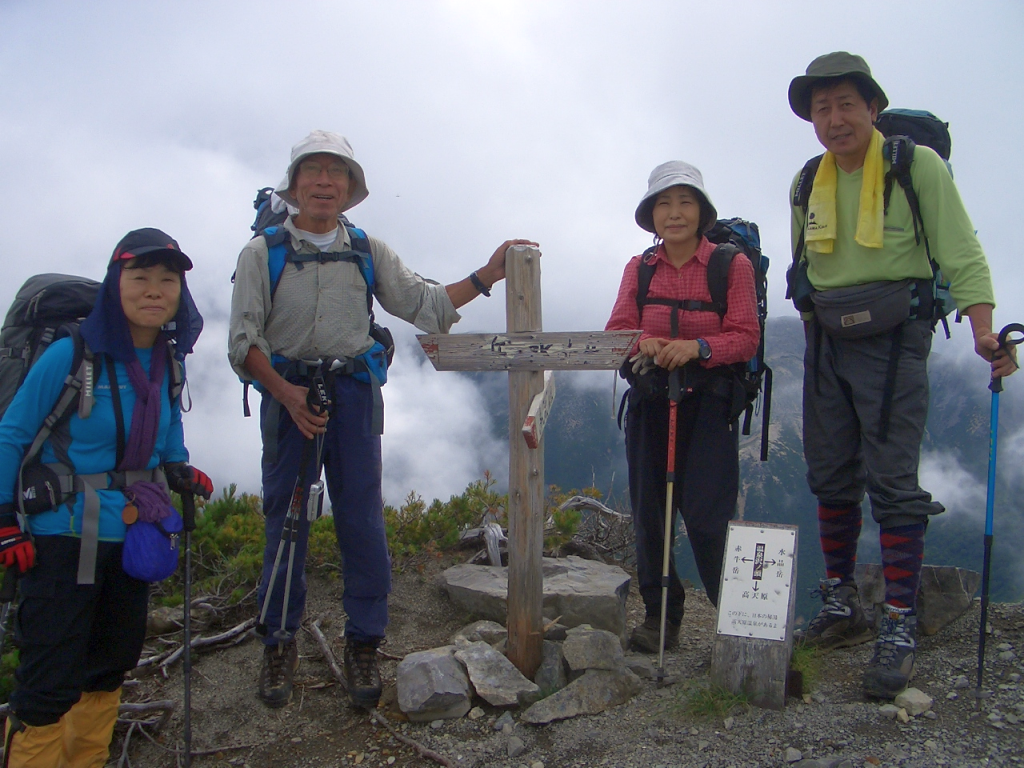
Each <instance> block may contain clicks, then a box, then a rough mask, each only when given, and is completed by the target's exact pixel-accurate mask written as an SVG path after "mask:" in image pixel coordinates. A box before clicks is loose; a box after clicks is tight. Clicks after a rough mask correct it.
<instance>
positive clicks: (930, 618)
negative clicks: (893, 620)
mask: <svg viewBox="0 0 1024 768" xmlns="http://www.w3.org/2000/svg"><path fill="white" fill-rule="evenodd" d="M855 578H856V580H857V587H858V589H859V591H860V601H861V605H863V607H864V611H865V612H866V613H867V614H868V616H869V618H873V619H874V622H875V626H876V627H877V626H878V625H879V623H880V622H881V610H880V609H881V607H882V603H883V602H885V579H884V577H883V576H882V566H881V565H879V564H878V563H858V564H857V571H856V575H855ZM980 584H981V574H980V573H978V572H977V571H970V570H967V569H966V568H956V567H954V566H951V565H941V566H940V565H925V566H923V567H922V568H921V586H920V587H919V588H918V592H917V628H918V630H919V631H920V632H922V633H923V634H925V635H934V634H935V633H936V632H938V631H939V630H940V629H942V628H943V627H945V626H946V625H947V624H949V623H950V622H952V621H954V620H956V619H957V618H959V617H960V616H961V615H962V614H963V613H964V611H966V610H967V609H968V608H969V607H970V606H971V601H972V600H973V599H974V593H975V592H977V591H978V586H979V585H980Z"/></svg>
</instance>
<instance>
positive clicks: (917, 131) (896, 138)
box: [786, 109, 961, 339]
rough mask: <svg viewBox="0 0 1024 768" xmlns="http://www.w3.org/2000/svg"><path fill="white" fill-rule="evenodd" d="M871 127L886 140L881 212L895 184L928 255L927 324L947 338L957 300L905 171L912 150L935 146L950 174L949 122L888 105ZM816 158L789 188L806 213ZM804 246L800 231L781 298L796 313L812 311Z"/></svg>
mask: <svg viewBox="0 0 1024 768" xmlns="http://www.w3.org/2000/svg"><path fill="white" fill-rule="evenodd" d="M875 127H876V128H878V130H879V132H880V133H881V134H882V135H883V136H885V137H886V140H885V143H884V144H883V145H882V154H883V156H885V157H886V158H887V159H888V160H889V163H890V166H889V170H888V171H887V172H886V174H885V190H884V197H883V206H884V210H885V212H888V211H889V200H890V197H891V196H892V188H893V183H894V182H895V183H898V184H899V185H900V187H901V188H902V189H903V193H904V195H905V196H906V198H907V204H908V205H909V206H910V214H911V219H912V221H913V222H914V239H915V240H916V241H917V243H918V244H920V243H921V242H922V241H923V242H924V248H925V253H927V254H928V262H929V264H931V268H932V286H931V291H932V297H931V299H932V300H931V305H932V311H931V322H932V327H933V329H934V327H935V325H936V324H938V323H939V322H941V323H942V327H943V330H944V331H945V333H946V338H947V339H948V338H950V333H949V323H948V321H947V320H946V316H947V315H948V314H949V313H950V312H952V311H953V310H954V309H956V302H954V301H953V297H952V296H951V295H950V292H949V280H948V279H947V278H946V277H945V276H944V275H943V274H942V269H941V268H940V267H939V265H938V263H937V262H936V261H935V260H934V259H933V258H932V252H931V247H930V245H929V244H928V237H927V236H926V235H925V233H924V220H923V219H922V218H921V206H920V203H919V201H918V198H917V193H916V192H915V191H914V186H913V179H912V178H911V175H910V166H911V163H913V161H914V148H915V147H916V146H918V145H923V146H926V147H929V148H930V149H933V150H935V152H937V153H938V155H939V157H941V158H942V159H943V160H945V161H946V167H947V168H949V172H950V175H952V173H953V169H952V167H951V166H950V164H949V155H950V152H951V150H952V146H953V141H952V138H951V137H950V135H949V123H944V122H942V121H941V120H939V118H937V117H936V116H935V115H933V114H932V113H931V112H926V111H924V110H917V109H887V110H886V111H884V112H882V113H881V114H880V115H879V116H878V120H877V122H876V123H875ZM821 158H822V155H818V156H816V157H812V158H811V159H810V160H808V161H807V163H806V164H805V165H804V167H803V169H802V170H801V171H800V176H799V178H798V179H797V183H796V187H795V188H794V190H793V205H794V206H795V207H799V208H801V209H802V210H803V211H804V214H805V215H806V213H807V205H808V202H809V201H810V197H811V189H812V187H813V186H814V175H815V174H816V173H817V172H818V165H819V164H820V163H821ZM803 250H804V233H803V232H801V233H800V238H799V240H798V241H797V247H796V248H795V250H794V252H793V264H792V265H791V266H790V268H789V270H788V271H787V273H786V282H787V289H786V298H787V299H792V300H793V303H794V305H795V306H796V308H797V310H798V311H801V312H807V311H810V310H811V309H813V306H810V305H809V304H808V303H806V302H805V301H804V298H805V296H806V294H807V292H808V291H809V290H812V289H811V287H810V283H809V281H808V280H807V279H806V262H803V261H802V260H801V258H800V257H801V256H802V255H803ZM807 301H809V298H808V299H807ZM914 301H915V302H917V304H915V306H917V305H919V304H920V303H921V297H920V296H918V297H916V298H915V299H914ZM925 303H927V302H925ZM960 320H961V317H960V313H959V312H957V315H956V322H960Z"/></svg>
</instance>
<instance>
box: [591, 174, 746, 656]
mask: <svg viewBox="0 0 1024 768" xmlns="http://www.w3.org/2000/svg"><path fill="white" fill-rule="evenodd" d="M635 218H636V223H637V224H638V225H640V227H641V228H643V229H645V230H647V231H648V232H653V233H654V234H655V235H656V239H655V242H656V245H655V247H653V248H650V249H648V250H647V251H646V252H645V253H644V254H643V255H641V256H634V257H633V258H632V259H630V261H629V263H628V264H627V265H626V269H625V272H624V273H623V275H622V283H621V284H620V285H619V295H618V298H617V299H616V301H615V307H614V309H612V314H611V317H610V318H609V320H608V324H607V326H606V327H605V330H609V331H613V330H626V329H634V328H639V329H641V330H642V331H643V333H642V335H641V336H640V341H639V343H638V345H637V349H634V350H633V351H634V355H633V357H631V358H630V361H629V362H627V363H626V365H625V366H623V371H622V375H623V376H624V378H626V379H627V380H628V381H629V383H630V389H629V392H628V393H627V398H628V409H627V411H626V459H627V461H628V463H629V494H630V502H631V505H632V508H633V527H634V529H635V532H636V559H637V578H638V581H639V584H640V595H641V597H642V598H643V600H644V605H645V607H646V610H647V617H646V620H645V621H644V623H643V624H641V625H640V626H638V627H636V628H635V629H634V630H633V633H632V636H631V638H630V643H631V645H632V646H633V648H635V649H637V650H641V651H646V652H648V653H657V652H658V650H659V648H658V645H659V635H660V622H661V572H662V549H663V546H664V536H665V506H666V493H667V480H666V471H665V470H666V461H667V456H668V431H669V430H668V425H669V400H668V378H669V372H670V371H674V370H676V369H680V370H679V373H678V375H679V376H680V381H681V384H682V390H683V397H682V400H681V401H680V403H679V405H678V413H677V419H678V425H677V435H676V458H675V468H674V469H675V486H674V493H673V506H674V508H675V509H678V510H679V511H680V513H681V514H682V516H683V522H684V523H685V524H686V530H687V532H688V535H689V539H690V546H691V547H692V549H693V556H694V560H695V561H696V564H697V570H698V572H699V573H700V577H701V581H702V582H703V583H704V588H705V590H706V592H707V595H708V599H710V600H711V602H712V603H713V604H714V605H716V606H717V604H718V588H719V583H720V581H721V574H722V556H723V551H724V548H725V536H726V531H727V528H728V523H729V520H731V519H732V517H733V514H734V513H735V511H736V495H737V492H738V488H739V456H738V434H739V429H738V425H737V418H738V416H739V413H740V411H741V410H742V404H743V402H744V401H743V394H742V391H741V390H740V389H739V387H740V385H739V382H738V381H737V379H736V377H735V374H734V372H733V368H732V366H733V364H736V363H746V362H747V361H749V360H750V358H751V357H753V355H754V353H755V352H756V351H757V346H758V341H759V339H760V327H759V325H758V321H757V309H756V299H755V293H754V269H753V266H752V265H751V264H750V261H749V260H748V259H747V258H746V257H745V256H744V255H743V254H737V255H736V256H735V257H733V259H732V261H731V263H730V264H729V267H728V270H729V271H728V290H727V293H726V302H725V306H724V307H722V306H720V305H715V304H712V297H711V292H710V290H709V288H708V264H709V262H711V261H712V258H713V257H712V253H713V251H714V250H715V245H713V244H712V243H711V242H710V241H709V240H708V239H707V238H706V237H704V234H703V233H704V232H706V231H707V230H708V229H709V228H710V227H711V226H712V225H713V224H714V223H715V220H716V219H717V218H718V213H717V211H716V210H715V206H714V205H713V204H712V202H711V198H710V197H709V196H708V194H707V192H706V191H705V189H704V180H703V178H702V176H701V174H700V171H698V170H697V169H696V168H695V167H693V166H692V165H690V164H688V163H684V162H680V161H672V162H668V163H663V164H662V165H659V166H658V167H657V168H655V169H654V170H653V171H652V172H651V175H650V178H649V179H648V189H647V193H646V194H645V195H644V197H643V199H641V201H640V204H639V205H638V206H637V209H636V215H635ZM646 277H649V288H648V290H647V293H646V297H642V296H638V292H639V293H641V294H642V289H641V290H639V291H638V286H640V285H641V283H642V282H646V279H645V278H646ZM673 519H674V515H673ZM684 600H685V595H684V592H683V586H682V584H681V583H680V581H679V577H678V575H677V574H676V570H675V564H674V563H670V567H669V588H668V603H667V608H666V631H665V648H666V649H671V648H674V647H675V646H676V645H677V644H678V642H679V626H680V624H681V623H682V619H683V602H684Z"/></svg>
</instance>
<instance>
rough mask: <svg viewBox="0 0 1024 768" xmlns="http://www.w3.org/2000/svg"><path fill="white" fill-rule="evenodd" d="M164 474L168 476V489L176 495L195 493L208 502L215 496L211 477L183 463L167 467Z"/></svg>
mask: <svg viewBox="0 0 1024 768" xmlns="http://www.w3.org/2000/svg"><path fill="white" fill-rule="evenodd" d="M164 474H165V475H166V476H167V487H168V488H170V489H171V490H172V491H174V492H175V493H194V494H196V495H197V496H202V497H203V498H204V499H206V500H207V501H209V500H210V497H211V496H212V495H213V481H212V480H211V479H210V476H209V475H208V474H206V473H205V472H203V471H201V470H198V469H196V468H195V467H192V466H189V465H188V464H186V463H185V462H183V461H182V462H177V463H174V464H167V465H165V466H164Z"/></svg>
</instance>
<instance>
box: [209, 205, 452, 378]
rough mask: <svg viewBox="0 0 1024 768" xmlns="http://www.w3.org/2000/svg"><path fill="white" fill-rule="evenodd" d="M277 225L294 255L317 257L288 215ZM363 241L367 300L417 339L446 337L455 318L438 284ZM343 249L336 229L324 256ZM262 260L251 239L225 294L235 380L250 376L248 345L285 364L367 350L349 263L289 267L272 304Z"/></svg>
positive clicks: (358, 288)
mask: <svg viewBox="0 0 1024 768" xmlns="http://www.w3.org/2000/svg"><path fill="white" fill-rule="evenodd" d="M284 227H285V229H287V230H288V232H289V233H290V234H291V238H292V247H293V248H294V249H295V252H296V253H318V252H319V249H318V248H317V247H316V246H315V245H313V244H311V243H308V242H306V241H305V240H302V239H300V236H299V234H298V230H297V229H296V228H295V225H294V224H293V223H292V220H291V217H289V218H288V219H287V220H286V221H285V223H284ZM369 241H370V252H371V254H372V256H373V270H374V282H375V287H374V297H375V299H376V300H377V301H378V302H379V303H380V306H381V307H382V308H383V309H384V310H385V311H386V312H389V313H390V314H392V315H394V316H395V317H398V318H401V319H402V320H405V321H407V322H409V323H412V324H413V325H415V326H416V327H417V328H419V329H420V330H421V331H423V332H424V333H447V332H448V330H449V329H450V328H451V327H452V325H454V324H455V323H457V322H458V321H459V313H458V312H457V311H456V310H455V306H454V305H453V304H452V302H451V299H449V298H448V292H447V291H445V289H444V286H443V285H440V284H438V283H436V282H434V281H433V280H427V279H425V278H423V277H420V276H419V275H418V274H416V273H415V272H413V271H412V270H411V269H409V268H408V267H406V266H405V264H403V263H402V260H401V259H399V258H398V255H397V254H396V253H395V252H394V251H393V250H391V248H389V247H388V246H387V244H386V243H384V242H382V241H381V240H378V239H376V238H374V237H370V238H369ZM350 249H351V242H350V239H349V236H348V231H347V230H346V229H345V227H343V226H340V225H339V227H338V237H337V239H336V240H335V241H334V245H333V246H332V247H331V248H330V249H329V251H328V252H337V251H347V250H350ZM267 259H268V253H267V244H266V241H265V240H264V239H263V237H262V236H261V237H256V238H253V239H252V240H250V241H249V243H248V245H246V246H245V248H243V249H242V252H241V254H239V256H238V267H237V270H236V272H235V285H234V290H233V291H232V293H231V320H230V328H229V333H228V360H229V361H230V362H231V367H232V368H234V369H235V372H236V373H237V374H238V375H239V376H241V377H243V378H245V379H252V378H253V377H252V375H251V374H250V373H249V372H248V371H247V370H246V368H245V357H246V355H248V354H249V348H250V347H253V346H255V347H256V348H257V349H259V350H260V351H261V352H262V353H263V354H264V355H266V356H267V359H270V358H271V355H272V354H277V355H282V356H283V357H286V358H288V359H289V360H321V359H325V358H327V357H355V356H357V355H361V354H362V353H363V352H366V351H367V350H368V349H369V348H370V347H371V346H373V340H372V339H371V338H370V318H369V315H367V313H366V281H365V280H364V279H363V275H362V272H360V270H359V266H358V265H357V264H356V263H354V262H351V261H330V262H325V263H322V264H321V263H319V262H317V261H307V262H302V263H301V264H300V265H296V264H293V263H291V262H288V263H287V264H285V267H284V271H283V272H282V273H281V281H280V282H279V283H278V286H277V291H276V292H275V294H274V299H273V303H271V298H270V268H269V265H268V261H267ZM299 266H301V267H302V268H301V269H300V268H299Z"/></svg>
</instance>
